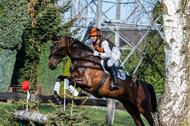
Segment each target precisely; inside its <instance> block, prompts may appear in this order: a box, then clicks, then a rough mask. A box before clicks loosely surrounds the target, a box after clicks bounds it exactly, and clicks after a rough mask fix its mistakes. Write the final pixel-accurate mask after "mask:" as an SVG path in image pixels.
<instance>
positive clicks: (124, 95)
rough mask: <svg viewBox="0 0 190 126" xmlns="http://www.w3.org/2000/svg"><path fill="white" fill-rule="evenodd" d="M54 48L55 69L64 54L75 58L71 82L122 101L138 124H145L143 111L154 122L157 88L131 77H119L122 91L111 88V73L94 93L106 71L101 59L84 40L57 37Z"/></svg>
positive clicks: (52, 55)
mask: <svg viewBox="0 0 190 126" xmlns="http://www.w3.org/2000/svg"><path fill="white" fill-rule="evenodd" d="M51 39H52V40H53V42H52V45H51V47H50V56H49V61H48V65H49V68H50V69H51V70H54V69H56V67H57V64H58V63H59V62H60V61H61V60H62V58H63V57H65V56H66V55H68V56H69V57H70V59H71V66H70V72H71V76H69V77H64V78H69V81H70V82H71V84H74V83H75V84H76V85H77V86H78V87H80V88H82V89H83V90H85V91H87V92H89V93H92V92H93V93H92V94H93V95H94V96H96V97H107V98H112V99H117V100H119V101H120V102H121V103H122V104H123V106H124V107H125V108H126V110H127V111H128V112H129V114H130V115H131V116H132V117H133V119H134V122H135V123H136V125H137V126H142V125H144V124H143V121H142V119H141V117H140V114H142V115H143V116H144V117H145V118H146V119H147V121H148V122H149V124H150V125H151V126H152V125H154V121H153V118H152V115H151V112H155V111H156V107H157V103H156V97H155V92H154V89H153V87H152V86H151V85H150V84H146V83H143V82H141V81H139V80H136V79H134V78H133V77H130V76H127V77H126V79H125V80H121V79H119V83H120V88H119V90H112V91H111V90H110V83H111V78H110V76H109V77H108V78H107V79H106V80H105V82H104V83H103V85H102V86H101V87H99V89H98V91H97V94H96V93H94V90H95V89H96V87H98V84H99V82H100V81H101V80H102V78H103V76H104V75H105V72H104V71H103V69H102V67H101V64H100V60H101V59H100V58H99V57H94V56H93V51H92V50H91V49H90V47H88V46H86V45H85V44H84V43H82V42H80V41H78V40H76V39H74V38H71V37H62V36H54V37H51Z"/></svg>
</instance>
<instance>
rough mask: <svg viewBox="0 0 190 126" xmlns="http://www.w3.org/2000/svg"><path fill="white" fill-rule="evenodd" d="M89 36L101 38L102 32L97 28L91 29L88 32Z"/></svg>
mask: <svg viewBox="0 0 190 126" xmlns="http://www.w3.org/2000/svg"><path fill="white" fill-rule="evenodd" d="M90 36H98V37H101V36H102V31H101V30H100V29H99V28H96V27H95V28H93V29H92V30H91V32H90Z"/></svg>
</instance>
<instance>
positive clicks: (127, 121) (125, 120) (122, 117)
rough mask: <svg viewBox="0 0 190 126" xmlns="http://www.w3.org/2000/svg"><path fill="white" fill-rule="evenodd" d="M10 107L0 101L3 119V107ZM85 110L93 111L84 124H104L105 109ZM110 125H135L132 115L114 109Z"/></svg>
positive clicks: (43, 108) (42, 109)
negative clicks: (112, 121)
mask: <svg viewBox="0 0 190 126" xmlns="http://www.w3.org/2000/svg"><path fill="white" fill-rule="evenodd" d="M11 107H12V108H15V107H16V106H15V105H14V104H3V103H0V118H2V119H5V115H4V114H5V113H6V112H5V109H6V110H8V111H9V112H13V110H12V109H11ZM39 110H40V112H41V113H51V112H53V111H55V109H54V108H53V107H52V106H50V105H40V106H39ZM93 111H94V112H93ZM87 112H88V113H90V112H93V113H92V114H91V116H90V119H89V120H88V121H87V123H86V125H88V126H97V125H101V126H104V125H106V110H103V109H102V108H94V109H93V108H89V109H87ZM143 122H144V124H145V126H149V125H148V122H147V121H146V120H145V119H144V118H143ZM0 126H3V125H2V122H1V121H0ZM111 126H135V123H134V121H133V119H132V117H131V116H130V115H129V114H128V113H127V112H126V111H120V110H116V111H115V116H114V124H113V125H111Z"/></svg>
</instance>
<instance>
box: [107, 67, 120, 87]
mask: <svg viewBox="0 0 190 126" xmlns="http://www.w3.org/2000/svg"><path fill="white" fill-rule="evenodd" d="M109 69H110V74H111V76H112V78H113V83H110V90H117V89H119V86H120V85H119V81H118V78H117V71H116V68H115V64H113V65H112V66H111V67H110V68H109Z"/></svg>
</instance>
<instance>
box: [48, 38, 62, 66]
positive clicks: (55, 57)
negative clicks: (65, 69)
mask: <svg viewBox="0 0 190 126" xmlns="http://www.w3.org/2000/svg"><path fill="white" fill-rule="evenodd" d="M58 37H59V42H58V45H61V44H62V41H61V36H58ZM58 45H56V47H55V48H56V49H58ZM51 46H52V45H51ZM52 58H54V59H57V60H58V62H55V61H54V60H53V59H52ZM49 60H51V61H52V62H53V63H55V65H57V64H59V63H60V62H61V61H62V59H60V58H59V57H57V56H54V55H52V54H50V55H49Z"/></svg>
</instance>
